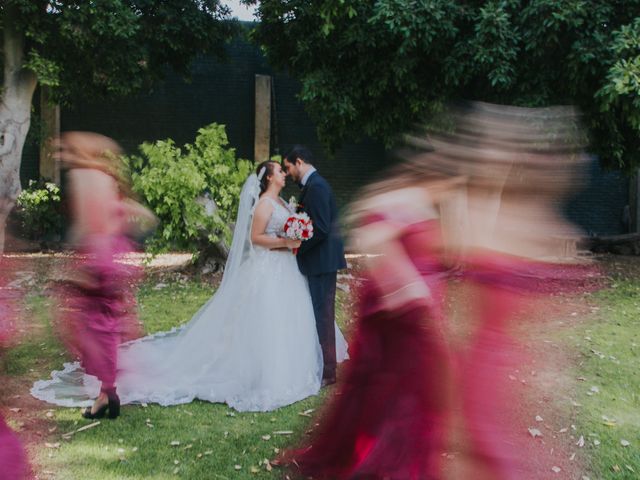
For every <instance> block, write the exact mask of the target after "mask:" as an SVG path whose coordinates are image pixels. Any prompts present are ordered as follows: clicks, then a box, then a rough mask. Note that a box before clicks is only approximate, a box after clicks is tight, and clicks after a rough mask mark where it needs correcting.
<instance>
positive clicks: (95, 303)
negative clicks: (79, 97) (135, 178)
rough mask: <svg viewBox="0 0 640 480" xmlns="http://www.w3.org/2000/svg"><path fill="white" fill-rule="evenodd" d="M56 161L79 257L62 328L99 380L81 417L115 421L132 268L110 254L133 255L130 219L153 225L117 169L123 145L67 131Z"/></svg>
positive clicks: (131, 314) (129, 320)
mask: <svg viewBox="0 0 640 480" xmlns="http://www.w3.org/2000/svg"><path fill="white" fill-rule="evenodd" d="M60 146H61V150H60V154H59V155H60V160H61V161H62V162H63V165H64V166H65V167H66V168H67V179H68V191H69V197H70V213H71V219H72V226H71V234H70V239H71V242H72V244H73V245H74V246H75V247H76V250H77V253H78V254H79V255H80V260H79V264H78V265H77V266H76V267H75V268H74V271H73V272H72V274H71V277H70V279H68V280H67V281H65V282H62V287H61V293H62V295H61V298H62V307H61V309H60V314H61V318H60V325H59V327H60V330H61V331H62V332H63V337H64V338H65V339H66V340H67V341H68V345H69V347H70V349H71V350H72V351H73V352H74V353H76V354H77V355H78V356H79V358H80V360H81V363H82V366H83V367H84V369H85V371H86V373H87V374H89V375H93V376H95V377H97V378H98V380H99V381H100V382H101V387H100V394H99V395H98V397H97V398H96V400H95V402H94V404H93V406H91V407H90V408H87V409H86V410H85V412H84V413H83V416H84V417H85V418H101V417H104V416H105V414H107V415H108V418H116V417H118V415H119V414H120V400H119V398H118V395H117V392H116V385H115V381H116V370H117V351H118V349H117V347H118V345H119V344H120V343H122V341H123V340H125V339H127V338H130V337H131V336H135V332H136V318H135V300H134V295H133V285H134V283H135V280H136V278H137V276H138V271H137V268H135V267H133V266H131V265H125V264H123V263H120V262H117V261H115V259H114V256H116V255H118V254H122V253H125V252H130V251H132V250H133V245H132V243H131V242H130V240H129V239H128V237H127V234H128V233H129V231H130V228H131V225H132V223H131V220H132V219H136V220H144V221H154V217H153V215H152V214H151V213H150V212H149V211H148V210H146V209H145V208H144V207H142V206H141V205H139V204H137V203H136V202H134V201H133V200H131V199H130V198H128V197H129V196H130V191H129V186H128V184H127V182H126V180H125V178H124V177H123V175H122V173H121V170H122V165H121V159H120V155H121V150H120V147H119V146H118V145H117V144H116V143H115V142H114V141H113V140H111V139H110V138H107V137H105V136H102V135H99V134H96V133H90V132H68V133H65V134H64V135H63V137H62V140H61V144H60Z"/></svg>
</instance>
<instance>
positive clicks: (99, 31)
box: [0, 0, 236, 99]
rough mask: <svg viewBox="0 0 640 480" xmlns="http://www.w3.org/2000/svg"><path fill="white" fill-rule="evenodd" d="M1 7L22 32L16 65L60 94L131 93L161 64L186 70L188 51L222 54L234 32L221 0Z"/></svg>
mask: <svg viewBox="0 0 640 480" xmlns="http://www.w3.org/2000/svg"><path fill="white" fill-rule="evenodd" d="M0 9H1V10H0V11H1V12H2V20H1V21H2V27H3V30H5V29H4V26H6V25H8V24H9V22H10V23H11V24H12V29H13V30H14V31H16V32H17V33H18V34H19V35H20V36H21V37H22V38H23V51H24V53H23V58H24V60H23V64H22V68H23V69H24V70H26V71H29V72H32V73H33V74H35V76H36V77H37V80H38V82H39V83H40V84H42V85H48V86H51V87H53V91H54V93H55V94H56V95H57V97H58V99H69V98H77V97H78V96H95V95H103V96H107V95H114V94H117V95H124V94H129V93H132V92H135V91H137V90H139V89H140V88H143V87H145V86H148V85H150V82H152V81H155V80H157V79H159V78H160V77H161V76H162V75H163V73H164V72H165V71H166V67H167V66H169V67H171V68H173V69H174V70H176V71H178V72H180V73H187V71H188V67H189V64H190V62H191V59H192V58H193V57H194V55H196V54H201V53H213V54H217V55H222V53H223V52H224V44H225V42H226V41H227V40H228V39H229V38H231V36H232V35H233V34H234V33H235V31H236V24H235V23H233V22H231V21H229V20H230V19H229V10H228V8H227V7H225V6H223V5H221V3H220V1H219V0H164V1H157V0H57V1H55V0H54V1H47V0H6V1H5V2H4V3H3V4H2V6H0ZM6 49H7V45H6V44H5V49H4V53H7V52H6ZM5 61H6V58H5Z"/></svg>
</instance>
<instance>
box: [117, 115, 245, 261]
mask: <svg viewBox="0 0 640 480" xmlns="http://www.w3.org/2000/svg"><path fill="white" fill-rule="evenodd" d="M228 145H229V141H228V139H227V135H226V133H225V127H224V125H218V124H215V123H213V124H211V125H208V126H206V127H203V128H201V129H199V130H198V135H197V137H196V139H195V142H194V143H193V144H186V145H185V146H184V147H183V148H179V147H177V146H176V145H175V142H174V141H173V140H170V139H167V140H159V141H156V142H155V143H147V142H145V143H143V144H142V145H141V146H140V152H141V154H142V155H141V156H131V157H127V158H126V162H127V164H128V167H129V169H130V171H131V179H132V182H133V189H134V191H135V192H137V193H138V194H139V195H141V196H142V197H143V199H144V201H145V202H146V203H147V205H148V206H149V207H150V208H151V210H153V212H154V213H155V214H156V215H157V216H158V218H159V219H160V226H159V227H158V229H157V230H156V232H155V234H154V235H153V236H152V237H150V238H149V239H148V240H147V246H148V250H149V251H150V252H152V253H157V252H161V251H166V250H170V249H179V250H186V251H190V252H193V253H196V254H204V255H207V250H211V249H212V248H214V247H216V246H217V250H218V251H220V245H221V244H222V245H223V247H222V251H224V250H225V248H224V245H225V244H226V245H229V244H230V241H231V236H232V229H231V224H232V222H234V221H235V217H236V215H237V210H238V201H239V198H240V190H241V188H242V185H243V183H244V181H245V179H246V178H247V176H248V175H249V173H250V172H251V170H252V168H253V164H252V162H250V161H248V160H242V159H236V155H235V150H234V149H233V148H230V147H229V146H228ZM211 201H212V202H211ZM214 251H216V248H214ZM222 256H224V255H222Z"/></svg>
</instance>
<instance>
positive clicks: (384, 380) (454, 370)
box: [280, 103, 585, 480]
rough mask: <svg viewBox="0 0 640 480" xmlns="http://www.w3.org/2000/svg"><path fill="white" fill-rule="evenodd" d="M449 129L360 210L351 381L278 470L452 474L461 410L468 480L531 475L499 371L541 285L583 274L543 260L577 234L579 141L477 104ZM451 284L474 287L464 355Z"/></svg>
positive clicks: (414, 152)
mask: <svg viewBox="0 0 640 480" xmlns="http://www.w3.org/2000/svg"><path fill="white" fill-rule="evenodd" d="M448 124H449V127H448V128H447V129H446V130H441V131H439V132H435V133H434V132H433V131H426V132H425V131H422V132H420V133H418V134H413V135H408V136H407V137H406V140H407V148H406V149H404V150H402V151H400V155H401V156H402V157H404V158H406V159H407V160H406V161H405V162H404V163H402V164H401V165H400V166H398V167H396V168H395V169H394V170H392V171H390V172H389V174H388V178H387V179H385V180H382V181H380V182H378V183H376V184H374V185H372V186H370V187H368V188H367V189H366V190H365V192H364V194H363V195H362V196H361V198H360V200H359V201H358V202H356V204H355V205H354V206H353V212H352V215H353V217H354V218H355V224H356V228H355V232H354V236H355V237H356V238H357V240H358V241H357V242H356V245H357V248H358V250H359V251H361V252H363V253H368V254H376V256H373V257H370V258H369V260H368V262H367V271H366V274H365V283H364V286H363V287H362V289H361V291H360V292H359V294H360V297H359V307H358V318H357V328H356V333H355V339H354V341H352V345H353V355H352V356H351V357H352V360H351V365H349V366H348V371H347V372H346V375H345V378H344V382H342V384H341V385H340V386H339V389H338V391H337V394H336V396H335V397H334V398H333V399H332V400H331V402H330V405H329V407H328V408H327V409H326V410H325V413H324V415H323V416H321V417H320V420H319V421H320V425H319V427H318V429H317V431H316V432H315V433H314V434H313V436H312V440H311V441H310V443H309V445H308V446H307V447H306V448H305V449H302V450H292V451H289V452H286V453H285V454H284V455H283V457H282V459H281V460H280V462H281V463H287V464H289V465H291V466H292V467H295V468H294V470H296V471H299V472H300V473H302V474H303V475H305V476H311V477H313V478H327V479H328V478H336V479H355V478H367V479H386V478H388V479H416V480H417V479H440V478H443V476H444V475H445V473H444V472H443V465H442V462H441V459H442V458H443V456H442V455H443V454H444V453H445V452H446V450H447V447H448V446H449V440H450V437H451V433H452V432H451V428H450V427H451V417H452V413H453V412H454V411H455V410H456V409H457V406H456V405H457V404H461V405H462V408H461V412H460V414H461V415H460V417H461V419H460V420H461V423H462V426H463V429H464V432H463V433H462V435H463V437H464V438H465V442H466V443H467V445H465V448H466V449H467V453H468V456H469V459H470V461H469V463H470V464H471V466H472V467H471V468H472V469H473V476H474V478H479V479H480V478H486V479H493V480H495V479H516V478H518V479H520V478H536V477H535V472H533V473H532V472H526V471H525V467H524V465H523V462H522V458H520V457H521V456H520V452H521V451H522V450H519V448H520V447H521V446H522V445H521V444H520V443H519V442H520V440H522V438H524V440H526V436H522V437H521V438H520V439H517V438H516V440H515V442H513V441H512V440H513V437H512V436H511V435H510V433H511V432H509V431H508V430H509V427H510V425H507V424H506V422H508V418H509V417H508V415H506V413H508V412H509V409H510V408H512V406H513V403H512V401H513V395H512V393H513V392H512V391H511V389H512V388H513V387H511V389H510V386H509V385H508V384H507V380H506V379H507V378H508V376H507V375H506V374H505V372H506V371H507V370H508V369H509V368H511V367H513V366H514V365H517V364H518V363H519V362H520V361H521V357H520V354H521V352H520V351H519V350H518V348H517V347H516V346H515V344H514V342H513V341H512V339H511V338H510V337H509V334H508V333H507V326H508V325H509V323H510V321H511V320H512V319H513V317H514V315H515V313H516V312H517V311H519V310H520V309H521V308H522V307H523V306H524V305H526V304H527V303H529V300H530V299H532V298H533V297H534V296H535V294H536V293H542V292H543V289H542V288H541V287H544V286H545V285H549V284H553V285H555V287H554V288H557V287H558V286H560V285H562V286H569V287H570V286H571V281H572V280H574V279H576V278H578V279H579V278H580V277H581V276H582V275H584V273H585V272H584V270H582V269H580V268H575V269H572V268H569V269H566V268H564V266H563V265H562V264H559V263H558V261H557V258H555V257H554V259H553V260H552V261H548V260H550V259H549V257H550V256H552V255H556V256H557V245H558V237H559V236H563V235H564V236H568V235H572V234H575V233H576V232H577V230H576V229H575V228H574V227H572V226H571V224H570V223H569V222H567V221H566V220H565V219H564V218H563V216H562V214H561V213H560V212H559V208H558V207H559V206H560V205H561V200H562V198H564V196H565V195H566V194H567V193H568V192H570V191H571V190H572V189H573V188H575V186H576V185H579V184H580V182H579V180H580V178H579V176H578V177H576V176H575V174H576V172H578V173H579V170H580V166H581V165H582V163H583V161H584V156H583V155H582V154H581V151H580V148H581V146H582V138H581V136H580V133H581V131H580V128H579V126H578V124H577V116H576V114H575V112H573V110H571V109H566V108H551V109H521V108H515V107H503V106H497V105H490V104H482V103H472V104H469V105H466V106H463V107H458V108H454V109H452V111H451V112H450V117H449V118H448ZM544 257H547V258H546V260H547V261H545V259H544ZM454 266H455V267H456V268H455V269H451V268H450V267H454ZM567 271H569V274H567ZM454 272H455V275H454ZM447 276H449V277H453V276H455V277H457V278H462V279H463V280H464V282H465V283H466V284H467V285H469V286H470V287H471V289H472V291H473V292H472V294H471V295H470V298H469V300H468V301H469V302H471V299H473V305H472V306H471V309H470V311H469V312H468V313H467V318H466V321H465V323H466V324H467V326H470V325H471V324H475V325H476V329H475V331H473V332H472V333H471V335H470V336H469V338H468V340H467V341H466V342H465V343H464V345H462V346H461V347H460V346H458V345H455V342H454V341H453V336H452V331H451V329H450V325H449V321H448V319H447V318H446V315H445V312H444V308H443V307H444V300H445V281H446V279H447V278H446V277H447ZM531 475H533V476H531Z"/></svg>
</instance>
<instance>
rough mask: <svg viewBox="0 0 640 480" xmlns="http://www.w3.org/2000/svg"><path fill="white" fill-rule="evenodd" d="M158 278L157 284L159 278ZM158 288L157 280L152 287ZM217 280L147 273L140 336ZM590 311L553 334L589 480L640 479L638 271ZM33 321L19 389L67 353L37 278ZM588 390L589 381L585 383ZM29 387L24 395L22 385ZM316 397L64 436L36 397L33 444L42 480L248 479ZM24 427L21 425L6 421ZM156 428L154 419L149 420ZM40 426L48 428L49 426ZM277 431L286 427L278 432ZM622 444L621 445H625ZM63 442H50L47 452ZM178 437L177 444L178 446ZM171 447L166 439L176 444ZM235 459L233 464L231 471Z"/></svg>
mask: <svg viewBox="0 0 640 480" xmlns="http://www.w3.org/2000/svg"><path fill="white" fill-rule="evenodd" d="M159 282H162V283H164V285H158V283H159ZM159 287H161V288H159ZM212 292H213V287H211V286H210V285H208V284H207V283H205V282H202V281H199V280H198V279H187V278H186V277H182V276H179V275H177V276H176V275H174V276H173V277H171V276H169V277H165V278H162V279H158V278H152V279H150V280H148V281H147V282H146V283H144V284H143V285H142V287H141V289H140V291H139V304H140V316H141V319H142V321H143V322H144V325H145V328H146V331H147V333H153V332H156V331H162V330H167V329H169V328H171V327H173V326H175V325H179V324H181V323H183V322H186V321H188V320H189V319H190V318H191V316H192V315H193V313H195V311H196V310H197V309H198V308H199V306H200V305H202V304H203V303H204V302H205V301H206V300H207V299H208V298H209V296H210V295H211V294H212ZM349 301H350V300H349V297H348V296H347V295H346V294H342V293H341V294H340V295H339V306H338V309H337V314H338V322H339V323H340V324H341V325H342V326H343V327H345V326H346V330H349V327H350V325H349V322H350V318H349V315H348V312H349V310H350V305H349V304H348V302H349ZM590 303H591V305H592V306H593V307H594V310H595V311H594V313H592V314H590V315H587V316H586V317H585V318H584V320H583V321H582V322H578V323H577V324H575V326H573V327H571V328H569V329H568V331H565V332H564V333H562V334H561V337H560V338H557V339H556V340H557V341H558V343H559V345H560V346H561V347H564V348H567V349H570V351H572V352H576V354H577V356H578V357H579V361H578V362H577V363H576V365H575V366H574V368H575V370H574V371H573V372H572V373H573V375H575V377H576V378H579V379H584V380H582V381H578V382H576V385H577V386H576V388H575V391H573V392H572V398H573V399H575V400H576V401H577V402H579V404H581V407H578V408H577V412H578V414H577V415H575V416H573V418H575V420H574V423H575V426H576V432H577V435H578V436H580V435H582V436H583V437H584V440H585V445H584V447H583V449H582V450H581V451H582V452H583V455H582V456H583V458H585V459H587V461H588V465H587V466H588V469H589V473H588V475H589V478H591V479H592V480H595V479H601V480H608V479H616V480H619V479H624V480H627V479H629V480H630V479H637V478H640V413H639V412H640V371H639V367H640V358H639V357H640V279H638V278H635V277H633V276H632V277H627V278H621V279H618V280H616V283H614V284H613V285H612V286H611V287H610V288H607V289H605V290H602V291H600V292H598V293H596V294H593V295H592V296H591V302H590ZM27 313H28V316H29V321H30V324H31V328H30V329H29V332H28V334H27V335H26V337H25V338H24V339H23V341H22V342H21V343H20V345H18V346H16V347H14V348H12V349H11V350H10V351H9V352H7V355H6V356H5V358H4V363H5V368H6V371H7V372H8V374H9V376H10V378H12V379H13V380H14V381H16V382H19V384H20V385H21V387H20V388H22V389H23V390H26V388H27V386H28V385H29V384H30V382H32V381H33V380H36V379H39V378H46V377H47V376H48V375H49V372H50V371H51V370H52V369H55V368H59V367H60V366H61V364H62V361H63V360H64V359H65V356H66V354H65V353H64V350H63V348H62V346H61V345H60V344H59V343H58V342H57V340H56V339H55V337H54V335H53V332H52V329H51V327H50V325H49V309H48V299H47V298H46V296H45V294H44V292H43V291H42V290H40V289H39V287H38V286H36V287H35V288H34V289H33V290H32V292H31V294H30V295H29V296H28V298H27ZM592 387H596V388H595V389H592ZM20 393H21V394H23V395H24V394H25V393H26V392H25V391H21V392H20ZM325 395H326V391H323V392H322V393H321V395H320V396H318V397H314V398H310V399H307V400H305V401H303V402H299V403H297V404H295V405H292V406H289V407H286V408H282V409H279V410H278V411H275V412H270V413H260V414H253V413H237V412H234V411H233V410H231V409H230V408H228V407H227V406H225V405H220V404H210V403H207V402H193V403H190V404H188V405H180V406H175V407H159V406H157V405H149V406H147V407H143V406H125V407H123V412H122V417H121V418H119V419H118V420H116V421H103V422H101V424H100V425H99V426H97V427H95V428H92V429H89V430H86V431H83V432H79V433H77V434H76V435H74V436H73V437H72V439H71V440H64V439H63V438H62V436H61V435H62V434H63V433H65V432H70V431H73V430H76V429H77V428H79V427H81V426H83V425H88V424H89V423H90V422H89V421H86V420H83V419H81V418H80V415H79V413H80V412H79V410H78V409H66V408H52V409H51V410H50V411H51V412H52V417H51V418H48V417H46V413H47V409H48V408H49V406H47V405H45V404H38V405H39V406H41V410H40V411H37V412H35V413H34V414H33V415H34V416H36V417H37V418H38V421H39V422H40V423H41V424H43V425H44V426H43V427H41V432H43V435H42V436H41V437H38V438H36V440H35V441H34V442H32V444H31V447H30V449H31V453H32V458H33V460H34V463H35V468H36V471H37V472H38V473H39V478H41V479H53V478H55V479H64V480H67V479H70V480H73V479H89V480H92V479H105V480H107V479H174V478H183V479H196V480H197V479H248V478H252V479H253V478H258V479H259V478H281V477H282V476H283V474H282V471H280V470H278V469H276V468H274V469H273V471H271V472H269V471H267V469H266V466H265V464H264V460H265V459H270V458H273V457H274V456H275V453H276V449H282V448H284V447H287V446H290V445H293V444H296V442H297V441H298V440H299V439H300V438H301V437H303V436H304V432H305V430H306V429H307V428H308V427H309V424H310V422H311V419H310V418H308V417H306V416H302V415H300V413H301V412H304V411H306V410H309V409H317V408H318V407H319V406H320V404H321V403H322V402H323V399H324V396H325ZM11 425H12V426H13V427H14V428H20V422H16V421H15V419H14V421H12V422H11ZM150 425H152V426H150ZM53 428H55V431H53V432H47V429H53ZM277 431H293V432H294V433H293V434H292V435H277V434H274V432H277ZM623 440H625V441H628V442H629V446H626V447H625V446H623V445H622V443H621V442H622V441H623ZM45 442H48V443H49V444H50V446H51V444H53V446H54V447H56V444H58V443H59V447H57V448H48V447H47V446H46V444H45ZM176 442H178V443H176ZM172 443H173V445H172ZM238 466H239V468H238Z"/></svg>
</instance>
